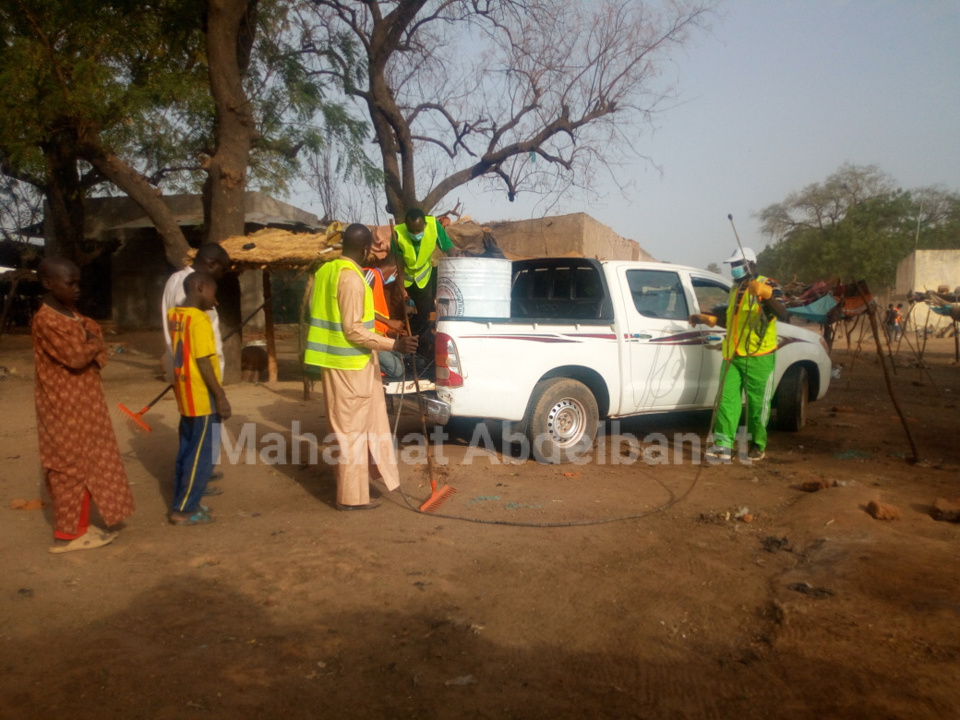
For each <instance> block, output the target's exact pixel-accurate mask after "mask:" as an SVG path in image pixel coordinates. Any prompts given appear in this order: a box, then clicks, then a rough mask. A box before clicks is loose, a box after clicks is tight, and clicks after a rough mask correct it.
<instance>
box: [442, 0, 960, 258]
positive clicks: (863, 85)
mask: <svg viewBox="0 0 960 720" xmlns="http://www.w3.org/2000/svg"><path fill="white" fill-rule="evenodd" d="M720 12H721V17H720V18H719V19H718V20H717V21H716V22H715V23H714V24H713V29H712V31H711V33H710V34H709V35H706V36H704V35H701V36H700V37H699V38H697V39H695V41H694V43H693V44H691V45H690V46H689V47H688V48H687V50H686V51H685V52H684V53H682V54H681V55H679V56H677V57H675V65H674V68H673V72H674V73H675V75H674V77H672V78H670V79H671V80H674V81H675V82H676V84H677V87H678V89H679V91H680V95H681V98H680V104H679V105H677V106H676V107H674V108H672V109H670V110H668V111H667V112H665V113H664V114H663V115H661V116H660V117H659V118H658V120H657V123H656V124H657V129H656V131H655V132H654V133H653V134H650V133H647V134H645V135H644V136H643V138H642V139H641V141H640V143H639V147H640V149H641V151H643V152H644V153H645V154H647V155H649V156H650V157H651V158H652V159H653V161H654V162H656V163H657V164H658V165H659V166H660V167H661V168H662V175H661V173H660V172H658V171H657V170H656V169H655V168H654V167H652V166H651V165H650V164H644V163H642V162H640V161H638V162H637V163H635V164H633V165H632V166H631V167H628V168H625V169H622V170H620V171H619V172H618V177H619V179H620V180H621V182H623V183H627V184H629V185H630V187H629V189H628V191H627V193H626V196H623V195H622V194H621V193H620V191H619V190H618V189H617V188H616V187H614V186H613V184H612V183H611V184H610V186H609V187H600V188H598V194H599V195H600V200H599V201H596V200H593V201H587V200H585V199H577V198H573V199H569V200H565V201H563V202H561V203H560V206H559V209H558V208H554V209H552V210H551V211H550V214H554V213H556V212H558V210H559V211H562V212H577V211H584V212H588V213H590V214H591V215H593V216H594V217H596V218H597V219H598V220H600V221H602V222H605V223H606V224H608V225H610V226H611V227H612V228H613V229H614V230H615V231H616V232H618V233H619V234H620V235H623V236H624V237H628V238H632V239H634V240H637V241H638V242H639V243H640V244H641V245H642V246H643V247H644V248H645V249H646V250H647V251H648V252H650V253H652V254H653V255H654V256H655V257H656V258H658V259H660V260H669V261H672V262H680V263H684V264H689V265H695V266H698V267H704V266H705V265H706V264H707V263H709V262H711V261H714V262H715V261H719V260H722V259H723V258H725V257H727V256H729V254H730V253H731V251H732V250H733V248H734V247H735V246H736V241H735V239H734V237H733V233H732V230H731V229H730V224H729V222H728V221H727V213H732V214H733V216H734V219H735V221H736V223H737V229H738V230H739V232H740V237H741V239H742V240H743V243H744V244H745V245H748V246H752V247H753V248H754V249H755V250H757V251H759V250H760V249H761V248H762V247H763V246H764V245H765V244H766V242H767V241H766V238H764V237H763V236H762V235H761V233H760V231H759V224H758V222H757V221H756V219H755V217H754V214H755V213H757V212H759V211H760V210H761V209H763V208H764V207H766V206H767V205H770V204H771V203H775V202H778V201H780V200H782V199H783V198H784V197H785V196H786V195H787V194H788V193H789V192H791V191H794V190H800V189H801V188H803V187H804V186H806V185H809V184H810V183H815V182H821V181H823V180H824V179H826V177H827V176H828V175H830V174H831V173H833V172H834V171H836V170H837V169H838V168H839V167H840V166H841V165H842V164H843V163H844V162H850V163H853V164H855V165H869V164H876V165H879V166H880V168H881V169H882V170H884V171H885V172H887V173H888V174H889V175H891V176H892V177H893V178H894V180H895V181H896V182H897V183H898V184H899V185H900V186H901V187H903V188H916V187H921V186H928V185H935V184H939V185H943V186H946V187H947V188H948V189H951V190H955V191H960V2H957V1H956V0H915V1H913V2H904V1H897V0H869V1H868V0H849V1H842V0H792V1H786V0H727V1H726V2H724V3H722V4H721V7H720ZM455 194H456V195H457V196H459V197H460V198H461V199H463V200H464V201H465V204H466V211H467V212H468V213H470V214H471V215H472V216H473V217H474V218H475V219H477V220H480V221H494V220H503V219H521V218H527V217H536V216H540V215H542V214H544V209H543V207H542V205H541V206H539V207H538V206H537V202H536V201H537V199H538V198H535V197H531V198H526V199H525V198H523V197H520V198H518V199H517V202H515V203H509V202H507V200H506V198H505V197H504V196H503V195H502V194H499V195H492V194H480V193H475V192H470V191H463V189H461V190H460V191H458V192H456V193H455ZM444 205H446V203H444Z"/></svg>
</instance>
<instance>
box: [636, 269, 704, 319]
mask: <svg viewBox="0 0 960 720" xmlns="http://www.w3.org/2000/svg"><path fill="white" fill-rule="evenodd" d="M627 284H628V286H629V288H630V294H631V295H632V297H633V304H634V305H635V306H636V308H637V312H638V313H640V314H641V315H643V316H644V317H649V318H658V319H660V320H686V319H687V318H688V317H689V315H690V313H689V311H688V308H687V299H686V297H685V296H684V293H683V285H682V284H681V282H680V276H679V275H678V274H677V273H675V272H670V271H667V270H628V271H627Z"/></svg>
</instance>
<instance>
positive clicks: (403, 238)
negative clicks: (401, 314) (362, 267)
mask: <svg viewBox="0 0 960 720" xmlns="http://www.w3.org/2000/svg"><path fill="white" fill-rule="evenodd" d="M404 221H405V222H403V223H402V224H401V225H397V226H396V227H395V228H394V229H393V230H394V236H393V243H392V246H391V249H392V252H394V253H396V254H399V255H400V256H401V257H402V258H403V284H404V286H405V287H406V290H407V294H408V295H409V296H410V299H411V300H413V302H414V303H415V304H416V306H417V314H416V316H414V317H413V318H411V320H410V330H411V332H412V333H413V334H414V335H422V334H423V331H424V330H426V329H427V326H428V324H429V322H430V313H432V312H433V311H434V302H435V300H436V297H437V273H436V272H435V271H434V269H433V262H432V258H433V251H434V250H435V249H436V248H437V247H439V248H440V251H441V252H444V253H447V252H450V250H452V249H453V243H452V242H450V238H449V236H448V235H447V231H446V230H444V229H443V225H441V224H440V223H439V222H437V219H436V218H435V217H433V216H432V215H424V213H423V210H420V209H418V208H410V209H409V210H407V214H406V215H405V216H404Z"/></svg>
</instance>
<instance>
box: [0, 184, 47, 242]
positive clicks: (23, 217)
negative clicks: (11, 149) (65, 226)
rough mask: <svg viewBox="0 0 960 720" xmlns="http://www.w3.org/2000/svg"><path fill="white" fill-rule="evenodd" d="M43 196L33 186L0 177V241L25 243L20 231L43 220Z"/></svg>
mask: <svg viewBox="0 0 960 720" xmlns="http://www.w3.org/2000/svg"><path fill="white" fill-rule="evenodd" d="M42 210H43V194H42V193H41V192H40V191H39V190H38V189H37V188H36V187H34V186H33V185H31V184H30V183H27V182H22V181H20V180H16V179H14V178H12V177H9V176H7V175H0V240H8V241H10V242H16V243H23V242H25V240H24V237H23V235H21V234H20V232H19V231H20V230H22V229H23V228H27V227H30V226H31V225H35V224H37V223H38V222H40V220H41V219H42V218H43V212H42Z"/></svg>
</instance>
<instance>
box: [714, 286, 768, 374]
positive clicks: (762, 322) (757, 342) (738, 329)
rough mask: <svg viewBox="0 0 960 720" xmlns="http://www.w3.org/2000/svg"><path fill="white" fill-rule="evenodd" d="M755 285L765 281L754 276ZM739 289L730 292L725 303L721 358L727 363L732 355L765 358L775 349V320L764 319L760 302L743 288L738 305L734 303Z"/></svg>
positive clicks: (732, 289) (765, 317) (735, 287)
mask: <svg viewBox="0 0 960 720" xmlns="http://www.w3.org/2000/svg"><path fill="white" fill-rule="evenodd" d="M754 279H755V280H757V282H761V283H763V282H766V281H767V278H766V277H764V276H763V275H758V276H757V277H756V278H754ZM739 287H740V286H739V285H734V286H733V287H732V288H730V299H729V301H728V303H727V335H726V337H724V338H723V357H724V358H725V359H727V360H730V359H731V358H732V357H733V356H734V354H736V355H740V356H741V357H742V356H750V357H756V356H757V355H769V354H770V353H772V352H773V351H774V350H776V349H777V319H776V318H770V319H767V316H766V314H765V313H764V312H763V301H762V300H760V299H759V298H756V297H754V296H753V295H751V294H750V292H749V291H748V290H747V289H746V288H744V291H743V296H742V297H741V298H740V302H737V291H738V290H739Z"/></svg>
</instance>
